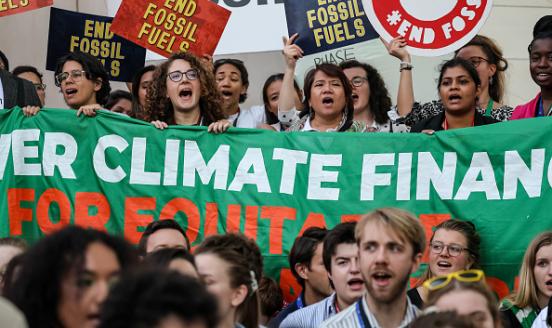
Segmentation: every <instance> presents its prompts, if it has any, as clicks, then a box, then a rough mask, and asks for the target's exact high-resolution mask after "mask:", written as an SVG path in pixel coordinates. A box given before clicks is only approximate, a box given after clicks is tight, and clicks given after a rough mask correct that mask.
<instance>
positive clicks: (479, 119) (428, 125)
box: [410, 111, 499, 132]
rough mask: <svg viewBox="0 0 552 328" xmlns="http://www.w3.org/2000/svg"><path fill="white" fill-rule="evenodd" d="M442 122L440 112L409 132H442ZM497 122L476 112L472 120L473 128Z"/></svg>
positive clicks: (443, 114)
mask: <svg viewBox="0 0 552 328" xmlns="http://www.w3.org/2000/svg"><path fill="white" fill-rule="evenodd" d="M444 121H445V112H442V113H440V114H437V115H435V116H433V117H430V118H428V119H426V120H423V121H421V122H419V123H418V124H416V125H414V126H413V127H412V129H410V132H422V131H423V130H433V131H441V130H443V122H444ZM498 122H499V121H497V120H495V119H494V118H492V117H490V116H483V115H481V114H480V113H479V112H478V111H475V117H474V120H473V125H474V126H481V125H487V124H493V123H498Z"/></svg>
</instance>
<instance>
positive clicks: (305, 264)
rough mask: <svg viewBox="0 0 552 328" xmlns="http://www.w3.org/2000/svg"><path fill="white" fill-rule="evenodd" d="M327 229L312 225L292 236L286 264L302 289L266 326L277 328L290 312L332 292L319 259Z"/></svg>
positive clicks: (322, 263) (326, 274)
mask: <svg viewBox="0 0 552 328" xmlns="http://www.w3.org/2000/svg"><path fill="white" fill-rule="evenodd" d="M327 233H328V231H327V230H326V229H324V228H318V227H312V228H309V229H307V230H305V232H304V233H303V235H302V236H301V237H298V238H297V239H295V242H294V243H293V246H292V247H291V251H290V252H289V267H290V269H291V272H292V273H293V276H294V277H295V279H296V280H297V282H299V284H300V285H301V287H302V288H303V291H302V292H301V294H300V295H299V297H297V299H296V300H295V301H294V302H293V303H291V304H289V305H288V306H286V307H285V308H284V309H283V310H282V311H280V313H278V315H277V316H276V317H274V318H273V319H272V320H270V321H269V322H268V325H267V326H268V328H278V327H280V324H281V323H282V321H284V319H285V318H286V317H287V316H288V315H290V314H291V313H293V312H295V311H297V310H300V309H302V308H304V307H306V306H308V305H311V304H314V303H317V302H319V301H321V300H323V299H324V298H326V297H328V296H329V295H330V294H331V293H332V288H331V287H330V281H329V280H328V273H327V271H326V268H325V267H324V262H323V260H322V245H323V243H322V242H323V241H324V238H325V237H326V235H327Z"/></svg>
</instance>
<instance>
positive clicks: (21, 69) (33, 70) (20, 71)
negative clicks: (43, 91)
mask: <svg viewBox="0 0 552 328" xmlns="http://www.w3.org/2000/svg"><path fill="white" fill-rule="evenodd" d="M23 73H33V74H34V75H36V76H38V78H39V79H40V83H42V73H40V72H39V71H38V69H36V67H34V66H17V67H16V68H14V69H13V71H12V74H13V75H15V76H19V75H20V74H23Z"/></svg>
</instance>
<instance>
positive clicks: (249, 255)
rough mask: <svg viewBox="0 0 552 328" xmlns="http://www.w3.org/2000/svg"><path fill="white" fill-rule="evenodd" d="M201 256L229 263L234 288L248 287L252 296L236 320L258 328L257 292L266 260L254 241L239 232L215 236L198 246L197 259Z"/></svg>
mask: <svg viewBox="0 0 552 328" xmlns="http://www.w3.org/2000/svg"><path fill="white" fill-rule="evenodd" d="M199 254H214V255H216V256H218V257H219V258H221V259H222V260H224V261H225V262H227V263H228V264H229V266H230V268H229V270H228V275H229V276H230V284H231V287H232V288H237V287H239V286H241V285H245V286H247V290H248V291H249V296H248V297H247V298H246V299H245V301H244V302H243V303H242V304H240V305H239V306H238V309H237V311H236V315H237V320H238V321H239V322H240V323H241V324H242V325H244V326H245V328H258V326H259V301H258V299H259V296H258V291H256V290H255V289H256V287H258V283H260V281H261V279H262V277H263V258H262V256H261V251H260V249H259V247H258V246H257V244H256V243H255V241H254V240H253V239H249V238H247V237H245V236H244V235H243V234H237V233H229V234H226V235H214V236H210V237H207V238H206V239H205V240H204V241H203V242H202V243H201V245H199V246H198V247H197V249H196V250H195V256H196V257H197V256H198V255H199ZM252 272H253V273H254V275H252V274H251V273H252Z"/></svg>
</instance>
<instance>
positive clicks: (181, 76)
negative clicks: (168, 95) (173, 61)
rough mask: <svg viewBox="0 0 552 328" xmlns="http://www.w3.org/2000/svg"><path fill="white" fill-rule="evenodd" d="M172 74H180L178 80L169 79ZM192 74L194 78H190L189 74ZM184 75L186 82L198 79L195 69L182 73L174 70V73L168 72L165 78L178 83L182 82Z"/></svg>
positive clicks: (197, 72) (197, 71)
mask: <svg viewBox="0 0 552 328" xmlns="http://www.w3.org/2000/svg"><path fill="white" fill-rule="evenodd" d="M173 73H180V78H179V79H177V80H175V79H173V78H172V77H171V74H173ZM192 73H195V77H194V76H193V75H192V77H190V74H192ZM184 75H185V76H186V79H187V80H188V81H195V80H197V79H199V70H198V69H197V68H190V69H189V70H187V71H186V72H182V71H179V70H176V71H172V72H169V73H167V78H168V79H169V80H171V81H173V82H176V83H178V82H180V81H182V79H183V78H184Z"/></svg>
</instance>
